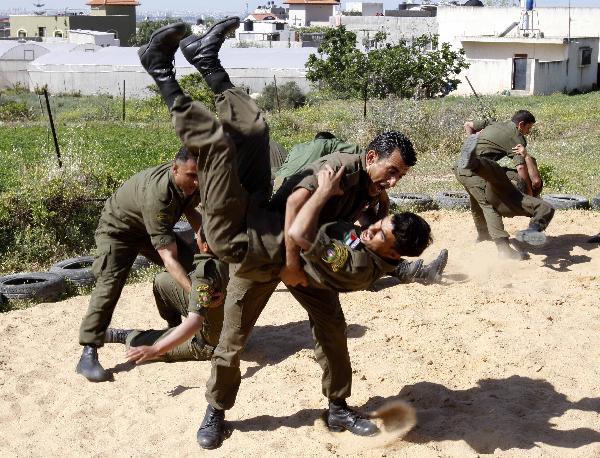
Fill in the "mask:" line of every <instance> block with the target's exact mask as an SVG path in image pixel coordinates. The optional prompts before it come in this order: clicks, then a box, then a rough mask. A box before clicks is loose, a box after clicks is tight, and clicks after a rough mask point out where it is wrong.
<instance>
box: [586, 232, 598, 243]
mask: <svg viewBox="0 0 600 458" xmlns="http://www.w3.org/2000/svg"><path fill="white" fill-rule="evenodd" d="M588 243H600V233H599V234H598V235H594V236H593V237H592V238H591V239H589V240H588Z"/></svg>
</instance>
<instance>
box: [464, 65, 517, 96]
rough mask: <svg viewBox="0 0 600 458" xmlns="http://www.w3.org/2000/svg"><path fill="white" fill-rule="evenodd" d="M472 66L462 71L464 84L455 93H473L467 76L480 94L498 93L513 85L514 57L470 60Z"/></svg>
mask: <svg viewBox="0 0 600 458" xmlns="http://www.w3.org/2000/svg"><path fill="white" fill-rule="evenodd" d="M468 62H469V63H470V64H471V66H470V67H469V68H468V69H467V70H464V71H463V72H462V73H461V75H460V76H461V77H462V78H461V79H462V81H463V83H462V84H459V86H458V88H457V90H456V91H455V92H454V93H453V94H458V95H472V94H473V92H472V91H471V88H470V86H469V85H468V84H467V83H466V79H465V76H466V77H468V78H469V80H470V81H471V84H473V86H474V87H475V90H476V91H477V93H478V94H497V93H500V92H502V91H504V90H510V88H511V85H512V59H480V60H474V61H471V60H469V61H468Z"/></svg>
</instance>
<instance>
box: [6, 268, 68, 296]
mask: <svg viewBox="0 0 600 458" xmlns="http://www.w3.org/2000/svg"><path fill="white" fill-rule="evenodd" d="M65 289H66V283H65V279H64V278H63V277H61V276H60V275H56V274H53V273H50V272H27V273H22V274H14V275H7V276H5V277H0V294H2V295H3V296H4V297H6V298H7V299H9V300H10V299H13V300H14V299H21V300H23V299H28V300H35V301H42V302H53V301H56V300H57V299H58V298H59V297H60V296H61V294H63V293H64V292H65Z"/></svg>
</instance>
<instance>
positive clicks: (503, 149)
mask: <svg viewBox="0 0 600 458" xmlns="http://www.w3.org/2000/svg"><path fill="white" fill-rule="evenodd" d="M473 126H474V127H475V130H478V129H481V128H482V127H483V130H481V131H480V132H479V134H478V137H477V147H476V149H475V152H476V153H477V154H478V155H479V156H481V157H485V158H487V159H491V160H493V161H499V160H500V159H502V158H503V157H508V158H509V159H512V161H513V163H514V165H515V166H518V165H523V164H524V163H525V158H524V157H523V156H521V155H520V154H515V153H513V151H512V148H513V147H514V146H517V145H518V144H519V143H520V144H521V145H523V146H527V140H526V139H525V137H524V136H523V134H521V133H520V132H519V130H518V129H517V127H516V126H515V123H514V122H512V121H506V122H494V123H491V124H489V125H488V123H487V122H485V121H476V122H474V123H473Z"/></svg>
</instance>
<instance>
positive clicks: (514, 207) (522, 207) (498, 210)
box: [454, 158, 554, 240]
mask: <svg viewBox="0 0 600 458" xmlns="http://www.w3.org/2000/svg"><path fill="white" fill-rule="evenodd" d="M479 159H480V165H479V167H478V168H477V170H476V172H475V173H474V172H471V171H470V170H465V169H459V168H457V167H455V168H454V174H455V176H456V178H457V180H458V181H459V182H460V183H461V184H462V185H463V186H464V188H465V189H466V191H467V192H468V193H469V197H470V201H471V215H472V216H473V221H474V222H475V227H476V229H477V233H478V235H479V237H480V238H486V237H488V236H489V237H490V238H492V239H493V240H496V239H500V238H508V237H509V234H508V232H506V231H505V230H504V223H503V222H502V217H503V216H505V217H508V218H512V217H514V216H529V217H530V218H531V220H530V224H536V225H538V227H539V228H540V229H541V230H544V229H546V227H548V224H549V223H550V221H551V220H552V217H553V216H554V209H553V208H552V207H551V206H550V205H549V204H548V203H546V202H544V201H543V200H542V199H539V198H537V197H532V196H529V195H527V194H524V193H522V192H521V191H519V189H517V187H516V186H515V185H514V184H513V182H512V181H511V180H510V179H509V177H508V176H507V172H506V169H504V168H503V167H501V166H500V165H499V164H498V163H496V162H495V161H491V160H489V159H486V158H479Z"/></svg>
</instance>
